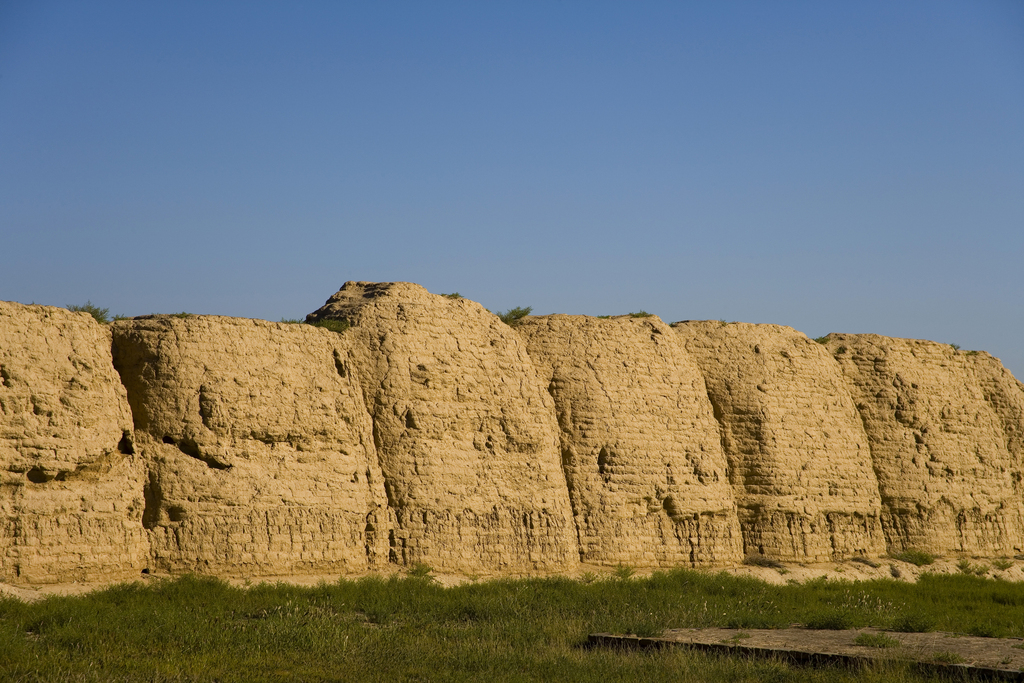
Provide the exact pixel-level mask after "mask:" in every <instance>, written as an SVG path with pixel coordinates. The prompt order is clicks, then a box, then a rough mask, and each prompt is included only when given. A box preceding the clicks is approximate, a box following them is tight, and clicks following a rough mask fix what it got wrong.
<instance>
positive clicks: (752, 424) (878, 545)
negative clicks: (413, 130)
mask: <svg viewBox="0 0 1024 683" xmlns="http://www.w3.org/2000/svg"><path fill="white" fill-rule="evenodd" d="M673 328H674V329H675V330H676V332H678V333H679V334H680V335H682V337H683V339H684V340H685V345H686V350H687V351H689V352H690V353H691V354H692V355H693V357H694V358H695V359H696V361H697V363H698V365H699V366H700V368H701V370H702V371H703V372H704V377H705V379H706V381H707V387H708V395H709V396H710V398H711V402H712V404H713V405H714V409H715V416H716V417H717V418H718V420H719V421H720V423H721V426H722V444H723V447H724V450H725V455H726V457H727V458H728V460H729V468H730V480H731V482H732V484H733V488H734V491H735V494H736V502H737V506H738V508H739V517H740V525H741V526H742V528H743V539H744V545H745V548H746V552H747V553H748V554H763V555H767V556H770V557H775V558H780V559H789V560H825V559H836V558H842V557H849V556H851V555H859V554H865V553H869V554H876V553H881V552H884V551H885V544H884V538H883V535H882V530H881V524H880V512H881V510H880V500H879V493H878V483H877V481H876V479H875V476H874V472H873V471H872V468H871V455H870V453H869V449H868V439H867V436H866V435H865V433H864V430H863V428H862V426H861V424H860V417H859V415H858V414H857V411H856V409H855V407H854V404H853V401H852V399H851V397H850V393H849V390H848V389H847V387H846V383H845V381H844V379H843V376H842V373H841V372H840V369H839V366H838V365H837V364H836V362H835V361H834V360H833V359H832V358H831V356H830V354H829V353H828V351H826V350H825V349H824V348H823V347H822V346H821V345H820V344H817V343H815V342H813V341H811V340H810V339H808V338H807V337H806V336H805V335H803V334H802V333H800V332H797V331H796V330H794V329H792V328H789V327H783V326H779V325H753V324H748V323H729V324H726V323H722V322H719V321H701V322H694V321H685V322H681V323H676V324H674V325H673Z"/></svg>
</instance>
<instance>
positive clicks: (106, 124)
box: [0, 0, 1024, 378]
mask: <svg viewBox="0 0 1024 683" xmlns="http://www.w3.org/2000/svg"><path fill="white" fill-rule="evenodd" d="M0 257H2V258H0V299H6V300H14V301H21V302H24V303H29V302H33V301H34V302H36V303H46V304H52V305H66V304H70V303H83V302H85V301H86V300H87V299H89V300H91V301H92V302H93V303H96V304H99V305H101V306H104V307H109V308H110V310H111V313H121V314H126V315H139V314H144V313H152V312H176V311H183V310H184V311H189V312H194V313H217V314H223V315H234V316H246V317H258V318H266V319H270V320H278V319H280V318H282V317H288V318H294V317H302V316H304V315H305V314H306V313H308V312H310V311H312V310H314V309H315V308H317V307H318V306H320V305H321V304H322V303H323V301H324V300H325V299H326V298H327V297H328V296H330V295H331V294H332V293H333V292H335V291H336V290H337V289H338V288H339V287H340V286H341V284H342V283H344V282H345V281H346V280H372V281H385V280H406V281H411V282H417V283H419V284H422V285H423V286H425V287H427V288H428V289H429V290H431V291H434V292H452V291H458V292H460V293H462V294H463V295H464V296H467V297H469V298H471V299H474V300H476V301H479V302H481V303H482V304H484V305H485V306H487V307H488V308H491V309H492V310H496V309H501V310H504V309H507V308H510V307H513V306H532V307H533V308H534V311H535V312H537V313H552V312H560V313H585V314H590V315H604V314H618V313H627V312H630V311H637V310H640V309H644V310H647V311H650V312H653V313H657V314H658V315H660V316H661V317H662V318H663V319H665V320H666V321H669V322H672V321H675V320H681V319H702V318H712V319H725V320H742V321H748V322H771V323H779V324H785V325H791V326H793V327H795V328H797V329H799V330H801V331H803V332H806V333H808V334H809V335H811V336H818V335H821V334H825V333H827V332H830V331H835V332H876V333H880V334H886V335H891V336H900V337H915V338H925V339H934V340H936V341H941V342H948V343H956V344H959V345H961V346H962V347H963V348H965V349H975V348H976V349H985V350H987V351H990V352H991V353H993V354H994V355H996V356H999V357H1000V358H1002V359H1003V361H1004V363H1005V364H1006V365H1007V367H1009V368H1010V369H1011V370H1012V371H1013V372H1014V374H1015V375H1016V376H1017V377H1018V378H1024V3H1021V2H996V1H987V0H971V1H969V2H943V1H941V0H929V1H927V2H900V1H889V2H829V3H822V2H772V3H765V2H728V1H726V2H692V3H686V2H666V3H658V2H618V3H600V2H558V1H555V2H536V3H528V2H516V3H478V2H466V3H444V2H437V3H412V2H391V3H351V4H346V3H341V2H329V3H314V2H304V3H284V2H281V3H258V2H238V3H232V2H194V3H189V2H146V3H139V2H101V1H95V2H68V3H53V2H46V1H45V0H31V1H23V2H18V1H13V2H11V1H7V2H0Z"/></svg>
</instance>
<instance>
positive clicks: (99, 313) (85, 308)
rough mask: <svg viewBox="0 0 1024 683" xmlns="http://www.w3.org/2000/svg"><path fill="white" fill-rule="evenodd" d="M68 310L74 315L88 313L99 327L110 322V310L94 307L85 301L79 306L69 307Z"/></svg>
mask: <svg viewBox="0 0 1024 683" xmlns="http://www.w3.org/2000/svg"><path fill="white" fill-rule="evenodd" d="M68 310H69V311H72V312H74V313H88V314H89V315H91V316H92V317H93V318H94V319H95V320H96V322H98V323H99V324H101V325H105V324H107V323H109V322H110V309H109V308H100V307H99V306H94V305H93V303H92V302H91V301H86V302H85V303H84V304H81V305H80V306H75V305H69V306H68Z"/></svg>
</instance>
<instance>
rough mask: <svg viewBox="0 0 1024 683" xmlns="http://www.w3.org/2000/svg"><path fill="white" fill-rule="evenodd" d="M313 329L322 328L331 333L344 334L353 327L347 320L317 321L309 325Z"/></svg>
mask: <svg viewBox="0 0 1024 683" xmlns="http://www.w3.org/2000/svg"><path fill="white" fill-rule="evenodd" d="M309 324H310V325H312V326H313V327H322V328H324V329H325V330H330V331H331V332H338V333H341V332H344V331H345V330H347V329H348V328H350V327H352V324H351V323H350V322H349V321H347V320H317V321H316V322H312V323H309Z"/></svg>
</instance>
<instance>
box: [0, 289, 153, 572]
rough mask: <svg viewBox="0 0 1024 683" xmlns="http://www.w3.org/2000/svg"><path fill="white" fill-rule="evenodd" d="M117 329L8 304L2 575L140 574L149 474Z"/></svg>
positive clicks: (0, 363)
mask: <svg viewBox="0 0 1024 683" xmlns="http://www.w3.org/2000/svg"><path fill="white" fill-rule="evenodd" d="M132 442H133V438H132V421H131V414H130V412H129V409H128V401H127V399H126V396H125V390H124V387H123V386H121V382H120V379H119V378H118V376H117V373H116V372H115V371H114V367H113V365H112V364H111V359H110V330H109V329H108V328H107V327H105V326H103V325H100V324H98V323H97V322H96V321H94V320H93V319H92V317H90V316H89V315H88V314H86V313H72V312H70V311H67V310H65V309H62V308H53V307H50V306H25V305H22V304H16V303H8V302H0V580H3V581H22V582H31V583H55V582H72V581H91V580H97V579H110V578H114V579H118V578H128V577H132V576H136V575H137V574H138V572H140V571H141V570H142V569H143V568H144V567H145V566H146V562H147V556H148V543H147V539H146V534H145V533H144V531H143V529H142V525H141V518H142V513H143V497H142V489H143V480H144V478H145V471H144V468H143V466H142V463H141V461H140V458H139V456H138V454H137V453H136V451H135V447H134V446H133V443H132Z"/></svg>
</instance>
